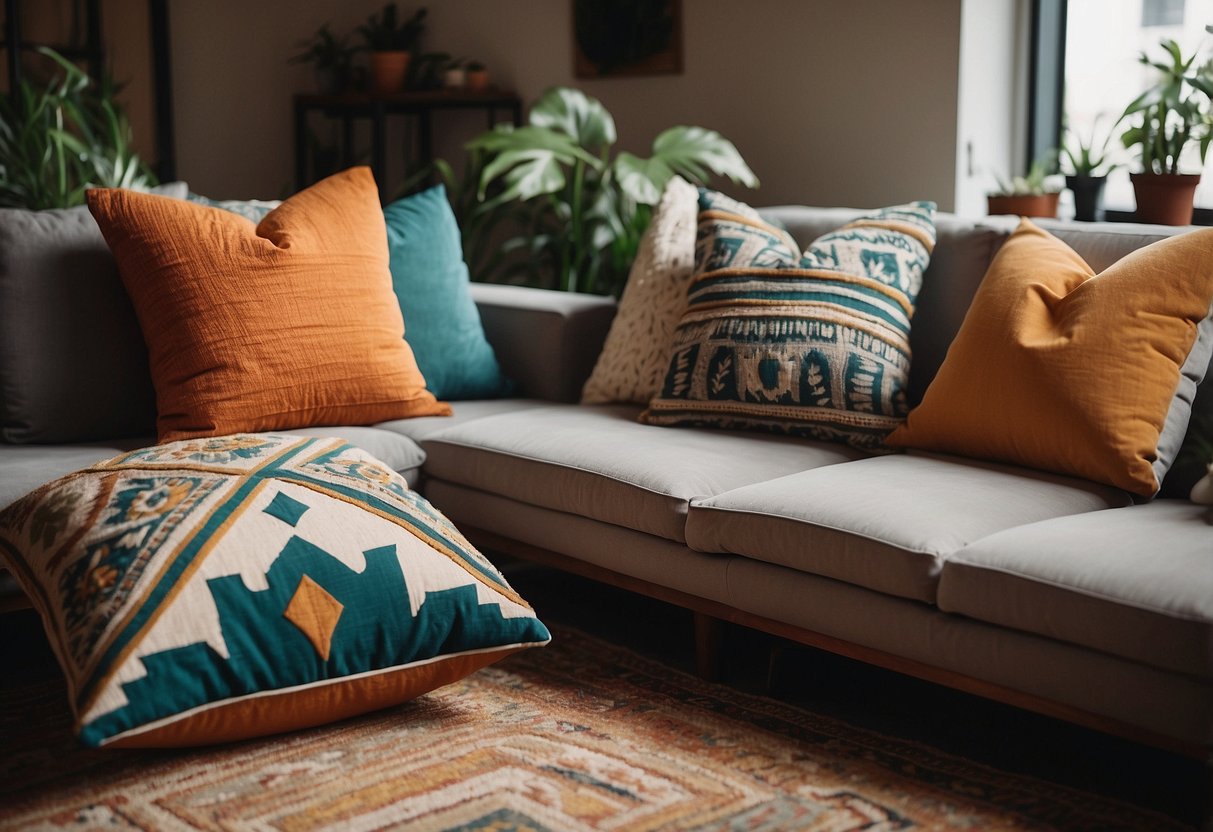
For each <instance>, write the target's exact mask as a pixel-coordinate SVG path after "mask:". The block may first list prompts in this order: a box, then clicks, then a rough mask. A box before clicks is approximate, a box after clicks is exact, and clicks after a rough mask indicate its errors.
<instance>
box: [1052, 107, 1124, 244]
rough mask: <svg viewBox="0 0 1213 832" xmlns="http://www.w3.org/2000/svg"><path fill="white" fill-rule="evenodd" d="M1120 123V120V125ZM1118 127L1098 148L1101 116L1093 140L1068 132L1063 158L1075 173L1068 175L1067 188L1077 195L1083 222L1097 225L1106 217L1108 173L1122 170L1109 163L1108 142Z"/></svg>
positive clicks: (1076, 216)
mask: <svg viewBox="0 0 1213 832" xmlns="http://www.w3.org/2000/svg"><path fill="white" fill-rule="evenodd" d="M1117 124H1119V121H1118V122H1117ZM1115 129H1116V124H1113V125H1112V126H1111V127H1109V128H1108V131H1107V132H1106V133H1105V134H1104V139H1103V141H1102V142H1100V143H1099V146H1098V147H1096V145H1095V136H1096V135H1097V133H1098V131H1099V117H1096V119H1095V123H1094V124H1092V125H1091V138H1090V139H1089V140H1087V141H1085V142H1084V141H1083V138H1082V136H1080V135H1078V132H1077V131H1075V130H1070V131H1068V135H1067V138H1066V144H1065V147H1063V148H1062V150H1061V155H1062V158H1063V159H1064V160H1065V161H1066V162H1068V163H1069V167H1070V169H1071V171H1073V172H1072V173H1067V174H1066V187H1067V188H1069V189H1070V191H1071V192H1072V193H1073V194H1074V219H1076V220H1079V221H1081V222H1096V221H1099V220H1102V219H1103V218H1104V210H1103V192H1104V187H1105V186H1106V185H1107V183H1108V174H1109V173H1111V172H1112V171H1114V170H1116V169H1117V168H1118V167H1120V165H1119V164H1116V163H1114V162H1109V160H1108V142H1110V141H1111V140H1112V131H1114V130H1115Z"/></svg>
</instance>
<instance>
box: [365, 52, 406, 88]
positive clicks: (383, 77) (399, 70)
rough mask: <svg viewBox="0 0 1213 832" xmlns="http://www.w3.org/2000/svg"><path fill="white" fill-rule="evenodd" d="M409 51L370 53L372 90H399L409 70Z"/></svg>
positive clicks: (402, 86)
mask: <svg viewBox="0 0 1213 832" xmlns="http://www.w3.org/2000/svg"><path fill="white" fill-rule="evenodd" d="M411 57H412V54H411V53H409V52H372V53H371V90H372V91H374V92H385V93H391V92H400V91H401V90H403V89H404V80H405V78H406V76H407V75H408V71H409V58H411Z"/></svg>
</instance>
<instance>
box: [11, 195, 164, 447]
mask: <svg viewBox="0 0 1213 832" xmlns="http://www.w3.org/2000/svg"><path fill="white" fill-rule="evenodd" d="M186 191H187V188H186V185H185V183H184V182H174V183H171V184H168V185H163V186H161V187H159V188H157V189H156V192H158V193H161V194H163V195H165V196H171V197H174V198H176V199H183V198H184V197H185V194H186ZM155 423H156V397H155V392H154V391H153V389H152V382H151V376H150V375H149V373H148V367H147V350H146V348H145V347H144V344H143V335H142V334H141V333H140V331H139V323H138V321H137V320H136V319H135V312H134V310H133V309H132V308H131V303H130V300H129V299H128V298H127V296H126V291H125V290H124V289H123V288H122V282H121V281H120V280H119V278H118V268H117V266H116V265H115V264H114V258H113V256H112V255H111V254H110V250H109V248H108V247H107V246H106V244H105V238H104V237H102V236H101V229H100V228H98V227H97V223H96V221H95V220H93V216H92V214H90V213H89V212H88V208H86V207H85V206H83V205H81V206H79V207H77V208H68V209H65V210H53V211H26V210H23V209H19V208H4V209H0V437H2V438H3V439H4V441H6V442H12V443H31V442H42V443H49V442H82V441H88V440H93V439H111V438H117V437H125V436H142V435H148V434H151V433H154V432H155Z"/></svg>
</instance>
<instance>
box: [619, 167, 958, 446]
mask: <svg viewBox="0 0 1213 832" xmlns="http://www.w3.org/2000/svg"><path fill="white" fill-rule="evenodd" d="M719 205H720V202H719V199H718V198H717V197H716V196H715V195H714V194H712V193H711V192H708V191H703V192H701V196H700V209H701V210H700V213H699V229H698V232H697V239H696V247H695V273H694V276H693V278H692V281H691V284H690V287H689V289H688V296H687V308H686V311H685V312H684V313H683V316H682V319H681V321H680V323H679V326H678V329H677V331H676V333H675V336H674V343H673V347H672V349H671V358H670V363H669V367H668V369H667V372H666V377H665V381H664V382H663V385H662V389H661V392H660V393H659V394H658V395H657V396H655V397H654V398H653V400H652V401H651V402H650V403H649V407H648V409H647V410H646V411H645V412H644V414H643V415H642V416H641V419H642V420H643V421H645V422H647V423H649V424H654V425H693V426H715V427H725V428H743V429H749V430H761V431H768V432H776V433H787V434H791V435H796V436H807V437H811V438H814V439H822V440H827V441H836V442H845V443H848V444H851V445H853V446H855V447H857V448H863V449H867V450H880V449H881V442H882V440H883V438H884V436H885V435H886V434H887V433H888V432H889V431H891V430H892V429H893V428H894V427H896V426H897V425H899V424H900V423H901V421H902V420H903V418H904V416H905V414H906V412H907V411H908V409H909V408H908V403H907V396H906V387H907V384H908V380H909V368H910V343H909V336H910V318H911V317H912V316H913V314H914V301H915V298H916V297H917V295H918V291H919V289H920V288H921V286H922V277H923V272H924V271H925V270H926V268H927V264H928V263H929V261H930V253H931V250H932V248H933V247H934V245H935V226H934V222H933V217H934V214H935V205H934V203H926V202H918V203H911V204H907V205H901V206H895V207H892V208H886V209H883V210H881V211H878V212H875V213H873V214H868V215H865V216H862V217H859V218H857V219H855V220H853V221H852V222H850V223H849V224H847V225H846V226H844V227H843V228H841V229H838V230H837V231H834V232H831V233H829V234H826V235H825V236H824V237H821V238H819V239H817V240H815V241H814V242H813V243H812V244H811V245H810V246H809V247H808V249H807V250H806V251H805V252H804V254H803V255H802V254H799V253H798V252H797V250H796V242H795V240H794V239H793V238H792V237H791V236H790V235H789V234H788V233H787V232H786V231H783V230H782V229H777V228H775V227H773V226H771V225H770V224H768V223H766V222H764V221H762V220H761V219H757V218H755V217H751V216H746V215H744V214H738V213H735V212H734V211H731V210H728V209H727V208H724V209H722V208H721V207H719Z"/></svg>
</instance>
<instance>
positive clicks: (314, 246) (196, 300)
mask: <svg viewBox="0 0 1213 832" xmlns="http://www.w3.org/2000/svg"><path fill="white" fill-rule="evenodd" d="M88 207H89V210H90V211H92V213H93V216H94V217H96V219H97V224H98V225H100V226H101V232H102V233H103V234H104V235H105V240H106V242H107V243H108V244H109V247H110V249H111V251H113V253H114V258H115V259H116V260H117V261H118V271H119V273H120V275H121V277H122V282H123V284H124V285H125V286H126V290H127V293H128V294H129V295H130V298H131V302H132V304H133V305H134V307H135V313H136V315H138V318H139V326H140V329H142V330H143V337H144V340H145V341H146V342H147V349H148V356H149V359H150V365H151V372H152V383H153V384H154V385H155V388H156V408H157V412H158V415H157V421H156V424H157V430H158V433H159V437H160V441H162V442H166V441H171V440H176V439H187V438H192V437H200V436H222V435H225V434H230V433H238V432H241V431H262V430H277V429H289V428H300V427H306V426H308V425H350V424H370V423H373V422H382V421H386V420H388V419H402V418H405V417H408V416H435V415H447V414H449V413H450V407H449V406H448V405H446V404H443V403H440V402H438V401H436V400H435V398H434V396H433V395H432V394H430V392H429V391H428V390H427V389H426V387H425V379H424V378H423V377H422V375H421V371H420V370H419V369H418V368H417V362H416V360H415V359H414V358H413V351H412V350H411V349H410V348H409V345H408V344H407V343H406V342H405V341H404V321H403V319H402V317H401V314H400V305H399V303H398V301H397V300H396V295H395V294H394V293H393V292H392V276H391V273H390V271H389V270H388V242H387V229H386V227H385V225H384V219H383V210H382V209H381V208H380V207H379V191H378V188H376V186H375V180H374V177H372V176H371V172H370V169H369V168H351V169H350V170H347V171H344V172H342V173H338V174H336V175H334V176H330V177H329V178H327V179H324V180H322V181H320V182H317V183H316V184H315V185H313V186H311V187H310V188H307V189H306V190H303V191H300V192H299V193H297V194H295V195H294V196H292V197H291V198H290V199H288V200H286V201H285V202H283V203H282V204H281V205H280V206H279V207H277V208H275V209H274V210H272V211H270V212H269V213H268V214H266V216H265V217H264V218H263V219H262V220H261V221H260V223H257V224H254V223H252V222H250V221H249V220H247V219H245V218H244V217H241V216H237V215H236V214H234V213H232V212H230V211H224V210H221V209H219V208H211V207H207V206H204V205H197V204H195V203H192V202H185V201H183V200H174V199H168V198H167V197H161V196H153V195H150V194H140V193H135V192H133V191H120V190H92V191H89V192H88Z"/></svg>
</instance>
